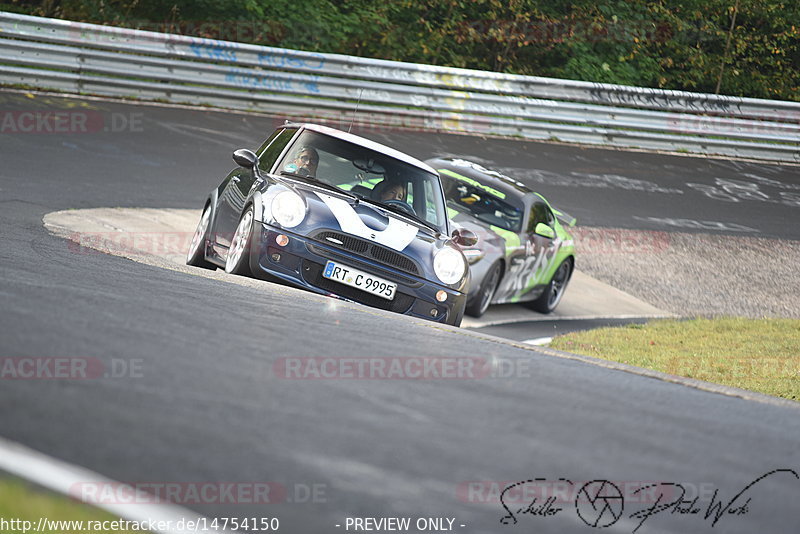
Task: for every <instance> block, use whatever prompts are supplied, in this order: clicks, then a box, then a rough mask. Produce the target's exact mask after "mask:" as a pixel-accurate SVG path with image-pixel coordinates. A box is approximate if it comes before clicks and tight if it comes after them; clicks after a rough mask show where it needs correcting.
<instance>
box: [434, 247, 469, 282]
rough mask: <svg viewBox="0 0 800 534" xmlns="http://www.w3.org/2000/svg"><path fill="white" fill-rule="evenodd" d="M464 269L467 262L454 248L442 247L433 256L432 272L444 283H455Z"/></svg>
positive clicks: (465, 269) (462, 274) (461, 275)
mask: <svg viewBox="0 0 800 534" xmlns="http://www.w3.org/2000/svg"><path fill="white" fill-rule="evenodd" d="M466 271H467V262H466V261H464V256H463V255H462V254H461V253H460V252H459V251H457V250H456V249H453V248H450V247H444V248H443V249H441V250H440V251H439V252H437V253H436V256H434V257H433V272H435V273H436V276H438V277H439V280H441V281H442V282H444V283H445V284H455V283H456V282H458V281H459V280H461V278H462V277H463V276H464V273H465V272H466Z"/></svg>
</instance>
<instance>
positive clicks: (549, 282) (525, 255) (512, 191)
mask: <svg viewBox="0 0 800 534" xmlns="http://www.w3.org/2000/svg"><path fill="white" fill-rule="evenodd" d="M426 163H427V164H428V165H430V166H431V167H433V168H434V169H436V170H437V171H438V172H439V175H440V176H441V179H442V185H443V186H444V191H445V197H446V201H447V212H448V216H449V217H450V219H451V221H453V223H455V225H457V226H460V227H462V228H465V229H467V230H471V231H472V232H474V233H475V234H476V235H477V236H478V242H477V243H476V244H475V245H473V246H469V247H462V252H464V255H465V256H466V257H467V260H468V261H469V263H470V272H471V274H472V281H471V283H470V286H469V289H468V296H467V307H466V313H467V314H469V315H472V316H473V317H480V316H481V315H483V314H484V313H485V312H486V309H487V308H488V307H489V305H490V304H503V303H514V302H518V303H525V304H526V305H527V306H529V307H530V308H532V309H534V310H536V311H539V312H541V313H550V312H551V311H553V310H554V309H555V308H556V306H558V303H559V302H560V301H561V297H562V296H563V295H564V290H565V289H566V288H567V284H568V283H569V280H570V277H571V276H572V272H573V271H574V269H575V247H574V243H573V239H572V236H571V235H570V234H569V233H568V232H567V230H566V229H565V226H569V227H571V226H573V225H574V224H575V220H574V219H573V218H571V217H569V216H568V215H566V214H564V213H562V212H560V211H558V210H556V209H555V208H553V207H552V206H551V205H550V203H549V202H547V200H546V199H545V198H544V197H543V196H542V195H540V194H538V193H536V192H534V191H532V190H531V189H529V188H528V187H526V186H525V185H524V184H522V183H520V182H518V181H516V180H514V179H513V178H510V177H508V176H506V175H504V174H502V173H499V172H496V171H493V170H490V169H486V168H484V167H483V166H481V165H479V164H477V163H474V162H470V161H466V160H463V159H457V158H434V159H430V160H427V161H426Z"/></svg>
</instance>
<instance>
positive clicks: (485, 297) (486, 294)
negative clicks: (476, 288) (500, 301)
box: [480, 266, 500, 314]
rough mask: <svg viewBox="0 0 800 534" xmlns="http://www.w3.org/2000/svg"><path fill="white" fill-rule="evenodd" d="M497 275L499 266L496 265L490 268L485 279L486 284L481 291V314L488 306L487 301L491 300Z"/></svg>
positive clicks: (498, 275) (498, 274)
mask: <svg viewBox="0 0 800 534" xmlns="http://www.w3.org/2000/svg"><path fill="white" fill-rule="evenodd" d="M499 277H500V267H499V266H496V267H494V269H492V272H491V274H490V275H489V278H488V279H487V280H486V285H485V286H484V288H483V293H482V294H481V307H480V312H481V314H483V313H484V312H485V311H486V309H487V308H488V307H489V303H490V302H491V301H492V296H493V295H494V290H495V288H496V287H497V279H498V278H499Z"/></svg>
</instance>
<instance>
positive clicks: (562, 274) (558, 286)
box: [547, 263, 569, 310]
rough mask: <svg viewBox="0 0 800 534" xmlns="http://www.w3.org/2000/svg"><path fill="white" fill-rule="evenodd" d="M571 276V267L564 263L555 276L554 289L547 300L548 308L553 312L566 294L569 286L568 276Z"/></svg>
mask: <svg viewBox="0 0 800 534" xmlns="http://www.w3.org/2000/svg"><path fill="white" fill-rule="evenodd" d="M568 274H569V265H568V264H566V263H562V264H561V267H559V268H558V270H557V271H556V274H554V275H553V281H552V282H551V283H552V287H551V289H550V298H549V299H547V307H548V308H550V309H551V310H552V309H553V308H555V307H556V305H557V304H558V301H560V300H561V296H562V295H563V294H564V289H565V288H566V286H567V275H568Z"/></svg>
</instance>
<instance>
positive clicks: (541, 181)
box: [0, 93, 800, 534]
mask: <svg viewBox="0 0 800 534" xmlns="http://www.w3.org/2000/svg"><path fill="white" fill-rule="evenodd" d="M0 100H2V102H3V103H2V106H0V109H3V110H5V111H11V112H13V113H14V114H16V115H13V116H15V117H19V115H20V114H21V113H27V112H38V113H44V112H47V111H50V112H63V111H70V112H71V113H74V114H81V113H82V114H85V116H88V117H89V123H90V124H94V125H95V126H93V127H92V128H89V129H90V130H93V131H90V132H83V131H82V130H81V129H80V127H79V126H80V124H78V127H77V128H73V131H67V132H46V131H45V132H43V131H39V132H38V133H35V132H33V133H31V132H23V131H17V132H14V131H10V130H9V127H4V128H3V130H2V131H3V133H2V134H0V161H1V162H2V165H0V207H2V210H0V221H2V224H0V237H1V238H2V243H3V255H2V261H0V271H1V272H2V277H0V296H1V297H2V301H1V302H2V311H0V328H1V330H0V332H2V333H1V334H0V340H1V341H2V343H1V344H0V347H2V353H1V354H0V358H6V359H8V358H19V357H33V358H45V357H63V358H77V359H90V360H91V361H93V362H101V363H102V365H101V367H102V368H103V369H104V370H105V371H106V372H108V371H111V373H110V374H111V375H113V376H103V373H100V374H99V375H98V376H97V378H94V379H83V380H56V379H52V380H21V379H20V380H13V379H9V380H2V381H0V436H2V437H4V438H8V439H10V440H13V441H16V442H19V443H22V444H25V445H27V446H29V447H32V448H34V449H36V450H39V451H42V452H44V453H47V454H49V455H51V456H53V457H55V458H58V459H61V460H65V461H68V462H71V463H73V464H77V465H80V466H84V467H87V468H90V469H92V470H94V471H96V472H99V473H101V474H103V475H106V476H108V477H111V478H113V479H115V480H120V481H126V482H131V483H142V482H148V483H164V484H178V485H181V487H184V488H185V487H187V485H191V484H200V483H206V482H208V483H215V484H238V485H247V484H251V483H265V482H268V483H270V484H271V486H270V487H271V488H273V490H274V491H273V493H272V494H271V495H272V496H273V502H271V503H269V504H258V505H254V504H247V503H245V502H244V499H241V500H240V501H241V502H222V503H220V502H214V499H207V500H205V501H203V502H195V501H190V500H188V499H186V500H185V502H179V504H182V505H184V506H186V507H187V508H190V509H192V510H196V511H199V512H201V513H204V514H207V515H209V516H228V517H245V516H257V517H278V518H279V519H280V523H281V528H280V530H281V531H282V532H291V533H294V532H298V533H306V532H309V533H310V532H343V531H345V524H346V523H345V522H346V518H348V517H351V518H352V517H376V518H377V517H410V518H412V521H416V519H417V518H423V517H434V518H451V519H454V523H453V529H454V530H457V531H460V532H470V533H478V532H480V533H484V532H487V533H494V532H532V531H535V532H591V531H592V529H593V527H592V526H590V525H594V526H595V527H598V528H599V527H601V526H603V525H604V524H606V523H611V524H610V526H608V527H607V528H604V529H603V531H604V532H633V531H634V530H635V529H636V528H637V526H638V525H639V523H640V522H641V521H642V519H643V514H642V510H646V509H647V508H650V507H652V506H654V505H655V504H656V501H658V496H659V495H661V496H662V499H661V500H660V501H658V502H660V503H661V504H663V503H664V502H665V500H668V501H669V502H675V501H676V500H678V499H680V498H681V495H683V496H684V497H683V499H685V500H686V501H692V500H693V499H694V498H695V497H698V500H697V501H695V502H694V504H693V505H692V504H690V502H686V503H685V504H684V505H683V507H682V508H684V509H685V508H688V509H691V508H692V506H694V507H697V508H698V509H701V510H702V511H700V512H699V513H695V514H693V513H673V510H669V511H665V512H663V513H660V514H658V515H654V516H653V517H650V518H646V517H645V518H644V523H642V524H641V526H640V528H639V529H638V530H636V532H639V533H655V532H676V533H677V532H680V533H683V532H725V533H728V532H733V533H751V532H770V533H776V534H778V533H783V532H787V533H790V532H792V533H793V532H796V531H797V525H798V524H800V511H798V509H797V506H796V503H797V501H798V497H800V449H798V446H797V444H798V443H799V442H800V417H798V416H799V415H800V411H798V406H797V405H796V404H794V403H790V402H788V401H786V402H783V401H778V400H774V401H773V400H770V399H767V398H765V397H762V396H759V395H755V394H753V395H748V394H743V393H742V394H739V393H737V392H735V391H732V390H722V391H720V392H712V391H710V390H709V389H711V388H706V387H703V386H700V387H689V386H687V385H683V384H680V383H676V382H674V381H672V380H670V379H666V378H665V377H653V376H645V375H644V374H640V373H638V372H637V371H636V370H634V369H619V368H615V366H614V365H610V364H599V363H592V362H590V361H588V359H581V358H578V359H573V358H569V357H565V356H564V355H560V354H557V353H554V352H553V351H549V350H547V349H538V348H534V347H524V346H522V345H520V344H518V343H514V342H509V341H504V340H502V339H499V338H495V337H491V336H486V335H483V334H480V333H475V332H470V331H468V330H464V329H460V330H457V329H453V328H449V327H442V326H437V325H433V324H430V323H427V322H424V321H416V320H412V319H409V318H405V317H401V316H396V315H390V314H387V313H383V312H379V311H376V310H372V309H369V308H364V307H360V306H355V305H350V304H340V303H337V302H335V301H333V300H331V299H326V298H322V297H317V296H315V295H310V294H307V293H302V292H298V291H294V290H288V289H286V288H280V287H274V286H271V285H269V284H259V285H258V287H256V288H253V287H247V286H243V285H239V284H231V283H228V282H226V281H225V280H214V279H209V278H205V277H200V276H196V275H194V274H192V273H191V272H180V271H175V270H169V269H163V268H159V267H156V266H152V265H145V264H142V263H138V262H134V261H131V260H128V259H125V258H121V257H118V256H113V255H105V254H93V253H83V252H81V251H80V250H76V249H75V247H71V246H70V245H69V243H70V242H69V241H67V240H65V239H63V238H61V237H57V236H54V235H51V234H50V233H49V232H48V231H47V230H46V229H45V228H44V226H43V224H42V219H43V217H44V216H45V215H46V214H48V213H51V212H54V211H59V210H66V209H84V208H97V207H117V206H120V207H137V208H138V207H141V208H159V209H161V208H180V209H191V208H193V209H197V208H198V207H199V206H198V204H199V203H200V202H202V200H203V199H204V196H205V194H206V192H207V191H208V190H209V189H210V188H212V187H213V186H215V185H216V184H217V183H218V182H219V180H220V178H221V176H222V175H223V174H224V173H226V172H228V171H229V170H230V169H231V168H232V166H233V163H232V162H231V159H230V153H231V152H232V149H234V148H237V147H251V148H252V147H255V146H257V145H258V143H260V141H261V140H262V138H264V137H265V136H266V135H267V134H268V133H269V131H271V129H272V128H273V127H274V125H275V123H276V120H277V119H274V118H269V117H248V116H245V115H242V114H236V113H224V112H215V111H205V110H197V109H194V110H192V109H178V108H169V107H161V106H146V105H136V104H128V103H117V102H105V101H94V100H81V99H70V98H60V97H57V96H42V95H31V96H25V95H23V94H19V93H0ZM76 116H83V115H76ZM92 121H99V122H98V123H94V122H92ZM115 121H116V122H115ZM123 122H125V124H123ZM6 126H7V125H6ZM40 130H41V129H40ZM104 130H105V131H104ZM354 132H355V133H363V134H364V135H366V136H368V137H371V138H374V139H376V140H378V141H381V142H385V143H390V144H393V145H394V146H397V147H398V148H400V149H402V150H405V151H408V152H410V153H411V154H413V155H415V156H417V157H420V158H422V159H424V158H427V157H430V156H433V155H442V154H450V155H464V156H466V155H472V156H474V157H475V158H479V159H480V160H481V161H485V162H486V163H487V164H492V165H495V166H500V167H503V168H507V169H509V170H510V169H527V170H526V171H525V172H524V173H523V175H522V176H521V178H522V179H523V181H528V182H531V183H535V184H536V185H537V188H538V189H539V190H540V191H541V192H542V193H543V194H544V195H545V196H546V197H547V198H548V199H550V200H551V201H552V202H553V203H554V204H556V205H557V206H560V207H562V208H563V209H564V210H566V211H567V212H569V213H571V214H573V215H575V216H576V217H578V219H579V220H580V221H581V223H583V224H586V225H591V226H600V227H602V226H610V227H618V228H639V229H658V230H673V229H674V230H677V229H680V230H681V231H706V232H708V231H714V232H719V233H723V234H731V235H740V234H741V233H742V232H747V233H748V234H750V235H759V236H764V237H773V238H780V239H800V228H798V226H797V225H796V224H786V222H787V221H793V220H796V216H795V206H794V205H793V204H792V203H793V202H795V201H796V196H795V195H798V193H799V192H800V186H798V179H797V177H798V168H797V167H791V166H778V165H768V164H759V163H750V162H741V161H738V162H737V161H725V160H703V159H699V158H689V157H681V156H669V155H656V154H645V153H636V152H622V151H611V150H601V149H583V148H576V147H570V146H563V145H550V144H543V143H523V142H520V141H517V140H494V139H479V138H469V137H465V136H458V135H436V134H425V133H419V132H375V131H373V132H370V131H364V130H363V129H362V130H361V132H359V130H358V129H357V128H356V129H354ZM531 169H533V170H531ZM745 174H746V175H748V176H750V177H751V179H750V182H749V183H753V182H756V183H758V184H761V185H759V186H758V187H757V191H755V190H753V189H752V188H751V189H750V190H749V192H745V191H743V189H744V187H743V186H741V184H740V185H739V186H736V185H731V184H732V183H734V184H735V182H732V180H737V179H738V177H741V176H743V175H745ZM753 177H757V178H753ZM687 184H700V185H699V186H697V185H696V186H689V185H687ZM726 188H727V189H726ZM678 191H680V192H678ZM720 195H728V196H732V197H735V198H736V199H737V200H731V201H723V202H720V201H719V200H718V199H715V198H713V197H714V196H717V197H719V196H720ZM744 196H746V197H747V198H746V199H745V198H743V197H744ZM665 221H666V222H665ZM686 221H695V222H697V223H698V224H695V227H694V228H692V227H690V226H691V223H690V222H686ZM687 225H688V226H687ZM744 228H747V230H745V229H744ZM109 230H110V231H112V230H113V229H109ZM326 357H327V358H340V359H342V360H340V361H345V362H347V361H350V362H352V361H353V360H352V359H353V358H372V359H376V360H379V361H382V362H385V363H386V365H391V364H392V362H395V363H396V362H400V363H401V364H403V363H404V362H407V361H408V358H416V359H417V361H420V362H427V363H428V364H429V365H431V369H434V370H436V369H439V370H442V369H444V367H443V366H444V365H445V364H444V363H442V362H450V363H452V362H456V363H459V362H461V363H463V362H465V361H466V360H464V358H471V360H469V362H471V364H474V365H475V366H476V367H475V369H477V372H475V373H472V374H470V373H466V374H458V375H457V376H455V377H452V378H437V377H436V376H438V375H435V374H434V375H432V376H433V378H427V379H418V378H410V379H393V378H390V379H358V378H328V379H324V378H322V379H304V378H313V374H309V373H306V374H302V373H301V375H302V376H301V375H292V374H291V373H289V372H288V371H287V369H289V367H290V364H296V363H298V362H300V364H301V365H302V366H307V365H308V363H309V362H317V361H320V359H322V358H326ZM312 358H316V360H312ZM430 362H433V364H431V363H430ZM437 362H438V363H437ZM487 365H488V367H486V366H487ZM303 368H305V369H308V367H303ZM459 369H460V368H459ZM487 369H488V370H487ZM431 372H433V371H431ZM781 469H784V470H794V471H793V472H788V471H781V472H774V473H773V471H775V470H781ZM768 473H772V474H769V475H768V476H766V477H765V478H763V479H761V480H759V481H758V482H756V483H755V484H754V485H752V486H750V487H748V485H749V484H750V483H751V482H754V481H756V480H757V479H759V477H762V475H766V474H768ZM537 478H544V479H546V481H549V482H544V481H540V482H539V483H535V484H537V487H538V488H549V489H550V490H552V488H553V484H561V486H560V487H563V488H566V491H567V493H565V494H562V493H559V494H558V495H559V497H558V498H556V499H555V500H553V501H550V507H549V511H550V514H549V515H548V514H547V513H546V511H545V510H544V509H543V507H544V506H545V504H546V499H547V496H548V495H549V494H548V493H547V491H544V490H542V491H541V492H540V493H536V492H534V495H533V497H536V498H537V501H536V502H535V503H534V506H532V507H531V508H530V510H529V511H531V512H532V513H528V514H520V513H518V512H517V510H518V509H519V508H527V507H528V506H529V505H530V504H531V498H532V497H531V495H530V494H526V495H525V497H528V498H527V499H524V498H523V499H517V500H507V502H508V503H509V508H511V509H512V510H513V511H514V512H515V514H514V516H515V517H514V519H516V521H517V522H516V523H514V521H513V520H507V521H506V522H507V523H509V524H501V519H502V518H503V517H505V516H507V512H506V510H505V509H504V508H503V507H502V506H501V503H500V502H499V500H498V493H499V492H500V491H501V490H502V489H503V488H505V487H506V486H508V485H510V484H513V483H515V482H517V481H526V480H533V479H537ZM559 479H565V480H562V481H560V482H559ZM595 480H607V481H610V482H612V483H613V484H614V487H616V488H620V489H621V492H622V493H623V494H625V499H624V509H623V507H622V506H621V503H622V500H620V499H619V498H618V497H617V496H616V495H615V494H613V492H611V493H609V492H608V491H610V490H608V489H606V490H604V491H605V493H602V494H601V495H600V497H599V498H597V499H595V498H594V497H595V496H597V489H598V488H599V486H600V484H599V483H598V484H594V485H592V484H590V485H589V486H587V489H586V492H585V493H582V494H581V493H580V492H579V489H580V488H582V487H583V486H584V484H586V483H587V482H590V481H595ZM656 483H664V484H659V485H658V486H654V487H653V488H650V489H651V491H650V492H649V493H646V494H645V495H643V494H642V493H636V494H632V493H633V491H634V490H635V489H637V488H640V487H642V486H649V485H652V484H656ZM674 484H681V485H680V486H676V485H674ZM605 487H606V488H611V486H610V485H608V484H607V485H606V486H605ZM746 488H747V489H746ZM683 490H685V491H686V493H682V491H683ZM715 490H718V492H717V493H715ZM743 490H745V491H744V493H742V494H741V495H740V496H739V497H738V498H736V496H737V495H738V494H740V492H742V491H743ZM570 492H571V493H570ZM566 494H568V497H563V498H562V495H566ZM576 495H578V497H580V496H581V495H584V496H587V497H588V499H577V502H578V504H577V505H576ZM507 497H508V496H507ZM748 499H749V500H748ZM720 501H722V503H723V504H722V506H723V507H725V506H728V505H730V506H728V509H727V510H728V512H726V513H721V514H720V515H721V517H720V519H719V521H718V522H717V523H716V525H715V526H714V525H713V521H714V517H715V514H714V513H712V514H711V516H710V517H708V518H705V512H706V511H707V509H708V508H709V506H712V508H713V503H714V502H720ZM601 503H602V505H601ZM592 505H593V506H592ZM555 508H560V510H559V511H556V512H554V511H553V510H554V509H555ZM536 510H538V512H539V513H533V512H534V511H536ZM336 525H341V526H340V527H337V526H336ZM445 525H447V522H445ZM461 525H464V526H463V527H462V526H461ZM351 531H352V529H351ZM411 531H412V532H416V530H411Z"/></svg>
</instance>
